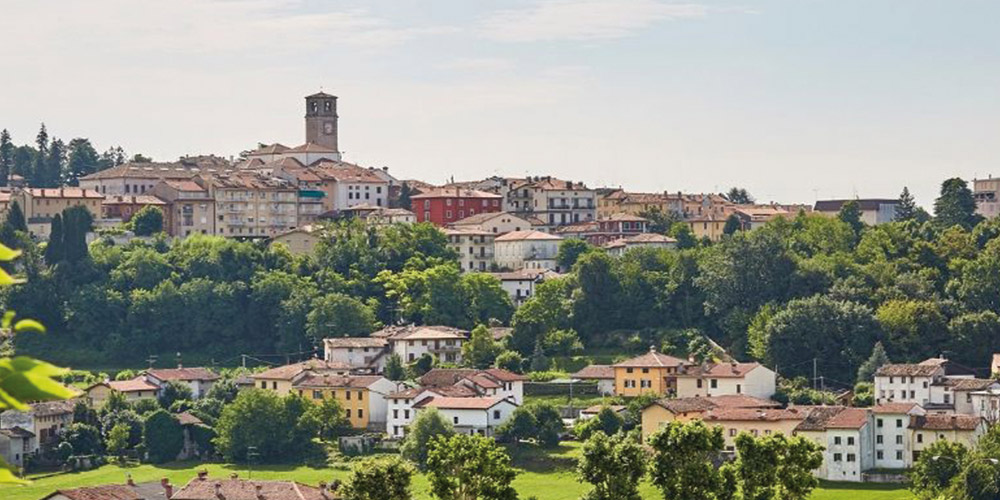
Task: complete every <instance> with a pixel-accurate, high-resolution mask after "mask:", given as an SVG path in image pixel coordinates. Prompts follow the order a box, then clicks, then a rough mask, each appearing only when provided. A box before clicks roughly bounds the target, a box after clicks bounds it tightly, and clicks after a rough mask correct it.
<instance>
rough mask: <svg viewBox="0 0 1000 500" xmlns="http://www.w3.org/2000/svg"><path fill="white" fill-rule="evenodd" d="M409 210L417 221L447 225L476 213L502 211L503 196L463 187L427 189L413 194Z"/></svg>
mask: <svg viewBox="0 0 1000 500" xmlns="http://www.w3.org/2000/svg"><path fill="white" fill-rule="evenodd" d="M410 200H411V202H412V206H411V208H410V210H411V211H412V212H413V213H414V214H416V216H417V222H430V223H432V224H434V225H435V226H439V227H444V226H447V225H449V224H451V223H453V222H457V221H460V220H462V219H464V218H466V217H470V216H473V215H476V214H481V213H488V212H500V211H501V208H502V207H501V206H500V205H501V197H500V195H498V194H495V193H487V192H485V191H476V190H473V189H462V188H457V187H456V188H436V189H428V190H426V191H423V192H421V193H420V194H416V195H413V196H411V197H410Z"/></svg>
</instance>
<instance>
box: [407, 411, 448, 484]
mask: <svg viewBox="0 0 1000 500" xmlns="http://www.w3.org/2000/svg"><path fill="white" fill-rule="evenodd" d="M454 433H455V431H454V429H452V427H451V424H450V423H449V422H448V421H446V420H445V419H444V417H443V416H441V413H440V412H439V411H437V409H436V408H426V409H423V410H421V411H420V413H418V414H417V418H415V419H414V420H413V423H412V424H410V427H409V428H407V430H406V437H405V438H404V439H403V445H402V446H401V447H400V449H399V451H400V453H401V454H402V455H403V458H405V459H407V460H409V461H411V462H413V463H414V464H416V466H417V467H418V468H420V469H425V468H426V467H427V459H428V458H427V457H428V449H429V447H430V443H431V441H432V440H434V438H436V437H438V436H442V437H443V438H444V437H448V436H451V435H453V434H454Z"/></svg>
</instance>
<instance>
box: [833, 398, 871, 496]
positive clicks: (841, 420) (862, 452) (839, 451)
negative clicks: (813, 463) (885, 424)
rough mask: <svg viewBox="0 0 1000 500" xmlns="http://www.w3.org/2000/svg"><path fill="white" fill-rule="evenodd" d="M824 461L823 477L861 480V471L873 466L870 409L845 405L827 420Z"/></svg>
mask: <svg viewBox="0 0 1000 500" xmlns="http://www.w3.org/2000/svg"><path fill="white" fill-rule="evenodd" d="M825 427H826V443H825V444H824V448H826V449H825V450H824V451H823V462H824V463H825V464H826V479H828V480H832V481H852V482H856V481H862V480H863V476H862V473H863V472H865V471H867V470H869V469H871V468H873V467H874V466H875V453H874V450H873V447H872V446H871V443H872V442H873V441H874V439H873V435H874V426H873V425H872V411H871V410H870V409H868V408H844V409H843V410H842V411H840V412H839V413H837V414H836V415H834V416H833V417H832V418H830V419H829V420H827V422H826V426H825Z"/></svg>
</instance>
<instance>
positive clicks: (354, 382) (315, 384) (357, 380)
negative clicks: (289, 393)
mask: <svg viewBox="0 0 1000 500" xmlns="http://www.w3.org/2000/svg"><path fill="white" fill-rule="evenodd" d="M383 379H384V378H383V377H382V376H381V375H348V376H345V375H336V374H329V373H309V374H306V375H305V376H304V377H302V379H301V380H299V381H297V382H295V383H294V384H292V387H295V388H302V389H305V388H341V387H346V388H351V389H364V388H368V387H371V386H372V384H374V383H375V382H378V381H380V380H383Z"/></svg>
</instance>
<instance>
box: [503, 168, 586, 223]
mask: <svg viewBox="0 0 1000 500" xmlns="http://www.w3.org/2000/svg"><path fill="white" fill-rule="evenodd" d="M501 194H502V195H503V196H504V210H506V211H508V212H513V213H515V214H518V215H519V216H520V217H522V218H525V219H527V218H528V217H537V218H539V219H541V220H542V223H543V224H545V230H547V231H551V230H552V229H553V228H555V227H558V226H565V225H568V224H576V223H579V222H587V221H592V220H596V219H597V192H596V191H594V190H593V189H589V188H587V186H585V185H583V183H579V182H572V181H564V180H560V179H555V178H552V177H533V178H527V179H518V180H509V181H507V182H505V183H504V186H503V187H502V188H501Z"/></svg>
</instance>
